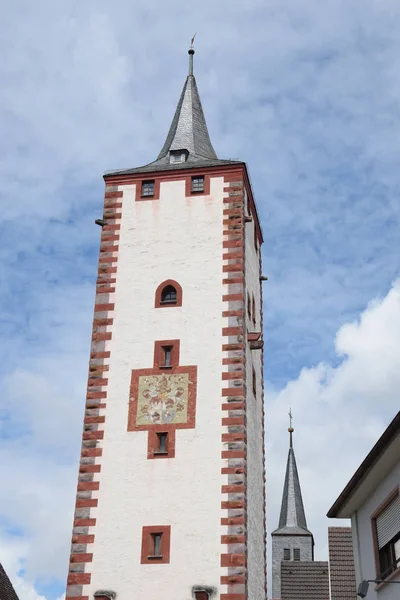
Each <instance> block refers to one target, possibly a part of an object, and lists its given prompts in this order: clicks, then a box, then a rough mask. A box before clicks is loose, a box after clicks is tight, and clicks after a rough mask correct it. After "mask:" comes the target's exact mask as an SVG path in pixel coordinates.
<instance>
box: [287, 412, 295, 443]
mask: <svg viewBox="0 0 400 600" xmlns="http://www.w3.org/2000/svg"><path fill="white" fill-rule="evenodd" d="M288 415H289V428H288V432H289V433H290V447H291V448H293V440H292V434H293V431H294V429H293V427H292V420H293V415H292V409H291V408H289V412H288Z"/></svg>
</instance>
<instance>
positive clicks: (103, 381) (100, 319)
mask: <svg viewBox="0 0 400 600" xmlns="http://www.w3.org/2000/svg"><path fill="white" fill-rule="evenodd" d="M122 195H123V192H122V191H120V190H119V189H118V186H117V185H106V189H105V197H104V215H103V218H104V220H105V222H106V224H105V225H104V227H102V229H101V239H100V256H99V263H98V272H97V283H96V300H95V310H94V317H93V329H92V342H91V350H90V362H89V375H88V387H87V395H86V408H85V417H84V431H83V435H82V449H81V458H80V465H79V475H78V489H77V494H76V505H75V514H74V522H73V532H72V544H71V556H70V567H69V574H68V579H67V593H66V598H67V599H68V600H89V597H88V596H87V595H83V594H84V591H83V590H84V587H83V586H86V585H88V584H90V583H91V564H92V560H93V553H92V550H91V548H93V543H94V540H95V535H96V533H95V531H96V519H95V518H93V517H92V516H91V510H92V508H94V507H96V506H97V502H98V490H99V487H100V479H99V478H100V472H101V458H102V452H103V449H102V440H103V436H104V426H105V409H106V404H107V384H108V378H107V374H108V370H109V365H110V351H109V348H108V344H109V341H110V340H111V339H112V326H113V320H114V297H115V283H116V272H117V265H118V250H119V248H118V242H119V230H120V221H121V211H122Z"/></svg>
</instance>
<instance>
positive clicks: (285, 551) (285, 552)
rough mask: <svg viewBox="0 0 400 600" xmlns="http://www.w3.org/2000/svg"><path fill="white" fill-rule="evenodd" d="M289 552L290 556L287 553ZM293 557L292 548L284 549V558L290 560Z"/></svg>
mask: <svg viewBox="0 0 400 600" xmlns="http://www.w3.org/2000/svg"><path fill="white" fill-rule="evenodd" d="M287 553H289V558H287V557H286V554H287ZM290 559H291V551H290V548H284V549H283V559H282V560H285V561H286V560H290Z"/></svg>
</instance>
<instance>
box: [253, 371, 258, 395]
mask: <svg viewBox="0 0 400 600" xmlns="http://www.w3.org/2000/svg"><path fill="white" fill-rule="evenodd" d="M253 394H254V395H255V396H256V395H257V376H256V371H255V369H254V367H253Z"/></svg>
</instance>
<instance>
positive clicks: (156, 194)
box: [135, 173, 161, 202]
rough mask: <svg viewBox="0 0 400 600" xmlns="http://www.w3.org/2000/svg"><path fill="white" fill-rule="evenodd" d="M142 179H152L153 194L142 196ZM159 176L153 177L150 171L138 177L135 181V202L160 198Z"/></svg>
mask: <svg viewBox="0 0 400 600" xmlns="http://www.w3.org/2000/svg"><path fill="white" fill-rule="evenodd" d="M144 181H154V194H153V196H142V185H143V182H144ZM160 183H161V179H160V177H154V176H153V175H152V173H149V174H145V175H143V174H142V175H141V177H140V179H137V180H136V181H135V184H136V194H135V200H136V202H144V201H146V200H147V201H148V200H159V199H160Z"/></svg>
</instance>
